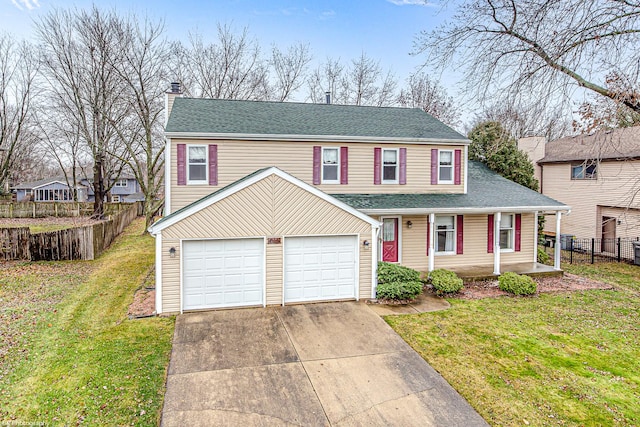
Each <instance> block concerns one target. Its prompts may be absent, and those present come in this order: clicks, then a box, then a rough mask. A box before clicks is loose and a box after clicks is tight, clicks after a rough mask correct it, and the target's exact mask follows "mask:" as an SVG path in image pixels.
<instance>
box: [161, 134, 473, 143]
mask: <svg viewBox="0 0 640 427" xmlns="http://www.w3.org/2000/svg"><path fill="white" fill-rule="evenodd" d="M165 135H166V137H167V138H184V139H224V140H243V141H298V142H318V143H321V142H363V143H369V144H380V143H384V144H425V143H428V144H441V145H469V144H470V143H471V141H470V140H469V139H447V138H393V137H377V136H344V135H280V134H262V133H257V134H253V133H207V132H165Z"/></svg>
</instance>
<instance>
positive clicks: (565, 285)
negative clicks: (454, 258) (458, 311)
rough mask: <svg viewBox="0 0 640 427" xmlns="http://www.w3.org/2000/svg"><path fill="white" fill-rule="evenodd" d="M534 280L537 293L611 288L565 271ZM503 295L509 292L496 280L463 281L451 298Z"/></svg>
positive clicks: (479, 297)
mask: <svg viewBox="0 0 640 427" xmlns="http://www.w3.org/2000/svg"><path fill="white" fill-rule="evenodd" d="M534 280H535V281H536V283H537V285H538V292H537V293H554V292H571V291H586V290H592V289H604V290H611V289H613V286H611V285H609V284H607V283H603V282H599V281H597V280H592V279H587V278H585V277H581V276H576V275H574V274H569V273H565V274H564V276H561V277H540V278H537V279H534ZM504 295H510V294H509V293H508V292H504V291H501V290H500V289H499V288H498V280H485V281H478V282H469V283H465V284H464V289H463V290H462V291H460V293H458V294H457V295H454V296H453V298H459V299H481V298H495V297H499V296H504Z"/></svg>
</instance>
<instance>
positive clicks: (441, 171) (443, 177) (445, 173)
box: [438, 150, 453, 184]
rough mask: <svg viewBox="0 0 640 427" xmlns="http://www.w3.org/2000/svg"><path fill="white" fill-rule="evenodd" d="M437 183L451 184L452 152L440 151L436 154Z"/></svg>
mask: <svg viewBox="0 0 640 427" xmlns="http://www.w3.org/2000/svg"><path fill="white" fill-rule="evenodd" d="M438 183H439V184H453V151H451V150H440V151H439V153H438Z"/></svg>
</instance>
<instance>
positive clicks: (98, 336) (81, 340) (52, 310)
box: [0, 219, 174, 426]
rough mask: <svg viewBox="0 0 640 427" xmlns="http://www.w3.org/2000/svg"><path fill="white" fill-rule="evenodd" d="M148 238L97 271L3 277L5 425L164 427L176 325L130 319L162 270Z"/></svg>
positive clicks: (97, 264) (122, 244) (137, 237)
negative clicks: (141, 292)
mask: <svg viewBox="0 0 640 427" xmlns="http://www.w3.org/2000/svg"><path fill="white" fill-rule="evenodd" d="M143 229H144V219H137V220H136V221H134V223H133V224H132V225H130V226H129V227H128V228H127V229H126V230H125V232H124V233H123V235H122V236H120V237H119V238H118V239H117V240H116V241H115V242H114V243H113V244H112V246H111V248H110V249H109V250H107V251H106V252H105V253H104V254H103V255H102V256H101V257H99V258H98V259H97V260H95V261H66V262H47V263H23V264H11V265H9V266H4V267H2V269H1V270H0V323H1V324H0V333H1V334H2V338H3V347H2V351H1V352H0V420H3V421H14V422H21V423H45V424H47V425H49V424H53V425H58V424H62V425H76V424H78V425H79V424H87V425H104V424H108V425H125V424H126V425H141V426H142V425H145V426H152V425H157V422H158V419H159V414H160V410H161V407H162V401H163V396H164V380H165V370H166V367H167V365H168V361H169V353H170V349H171V337H172V334H173V326H174V322H173V319H171V318H149V319H142V320H129V319H128V318H127V316H126V313H127V307H128V305H129V303H131V301H132V299H133V294H134V291H135V290H136V289H137V288H138V287H139V286H140V285H141V284H142V283H144V281H145V278H146V277H147V275H148V274H150V271H151V268H152V266H153V258H154V244H153V239H152V238H151V237H149V236H141V233H142V230H143ZM5 337H6V338H8V339H7V341H5ZM0 424H2V423H1V422H0Z"/></svg>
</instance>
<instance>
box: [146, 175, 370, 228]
mask: <svg viewBox="0 0 640 427" xmlns="http://www.w3.org/2000/svg"><path fill="white" fill-rule="evenodd" d="M271 175H277V176H279V177H280V178H282V179H284V180H285V181H288V182H290V183H292V184H293V185H296V186H298V187H300V188H302V189H303V190H306V191H308V192H310V193H311V194H313V195H315V196H318V197H320V198H321V199H323V200H324V201H326V202H328V203H331V204H332V205H334V206H336V207H338V208H340V209H342V210H344V211H346V212H348V213H350V214H352V215H353V216H355V217H357V218H359V219H361V220H363V221H365V222H367V223H369V224H371V225H372V226H379V225H380V222H379V221H376V220H375V219H373V218H371V217H370V216H368V215H366V214H365V213H363V212H361V211H359V210H357V209H354V208H352V207H351V206H349V205H347V204H346V203H343V202H341V201H340V200H338V199H336V198H335V197H333V196H330V195H328V194H327V193H325V192H322V191H320V190H318V189H317V188H315V187H313V186H311V185H309V184H307V183H306V182H304V181H301V180H299V179H298V178H295V177H293V176H291V175H289V174H288V173H286V172H284V171H282V170H280V169H278V168H276V167H270V168H269V169H266V170H264V171H262V172H260V173H258V174H256V175H254V176H252V177H251V178H248V179H246V180H244V181H242V182H240V183H238V184H237V185H232V186H231V187H229V188H227V189H225V190H223V191H221V192H219V193H218V194H216V195H215V196H214V197H210V198H208V199H205V200H201V201H200V202H196V203H194V204H193V205H191V206H190V207H189V208H187V209H185V210H184V211H182V212H180V213H179V214H178V215H175V216H173V217H171V218H169V219H168V220H167V221H164V222H162V223H161V224H159V225H158V226H157V227H155V226H154V225H152V226H151V227H149V233H151V234H152V235H155V234H156V233H158V232H160V231H162V230H164V229H165V228H167V227H169V226H171V225H173V224H175V223H177V222H179V221H182V220H183V219H185V218H188V217H189V216H191V215H193V214H195V213H197V212H199V211H201V210H202V209H205V208H207V207H209V206H211V205H213V204H214V203H217V202H219V201H220V200H222V199H224V198H227V197H229V196H231V195H233V194H235V193H237V192H238V191H241V190H243V189H245V188H247V187H249V186H251V185H253V184H255V183H257V182H259V181H261V180H263V179H265V178H266V177H268V176H271ZM205 197H206V196H205Z"/></svg>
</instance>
